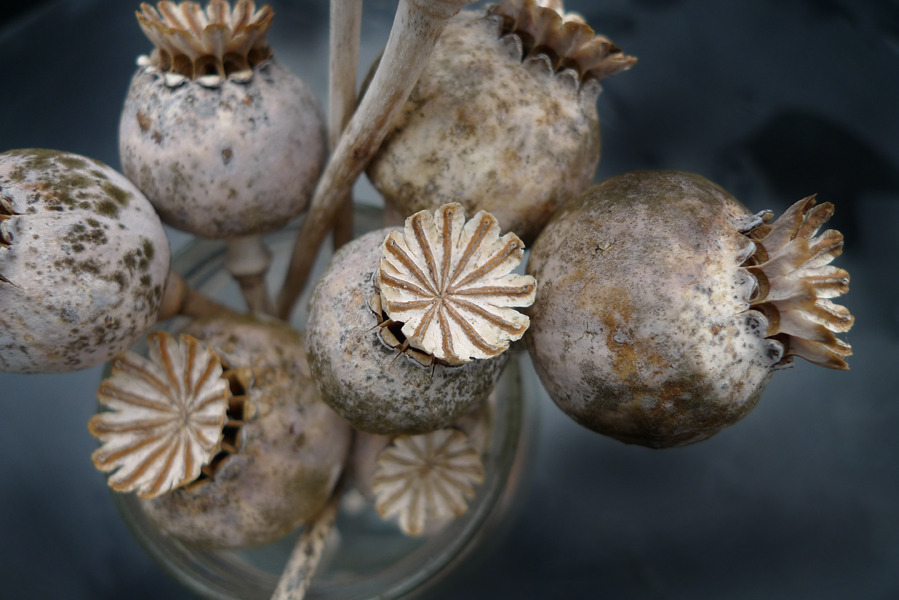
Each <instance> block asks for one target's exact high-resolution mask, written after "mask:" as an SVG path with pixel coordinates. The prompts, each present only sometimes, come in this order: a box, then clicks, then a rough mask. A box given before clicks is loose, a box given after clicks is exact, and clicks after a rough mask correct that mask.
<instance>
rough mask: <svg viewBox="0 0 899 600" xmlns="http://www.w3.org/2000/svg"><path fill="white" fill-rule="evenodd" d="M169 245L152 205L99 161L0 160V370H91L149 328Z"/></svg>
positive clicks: (26, 153) (24, 154)
mask: <svg viewBox="0 0 899 600" xmlns="http://www.w3.org/2000/svg"><path fill="white" fill-rule="evenodd" d="M168 273H169V245H168V240H167V239H166V235H165V231H164V230H163V228H162V223H160V221H159V218H158V217H157V216H156V213H155V212H154V211H153V207H152V206H151V205H150V203H149V202H148V201H147V199H146V198H145V197H144V196H143V194H141V193H140V191H139V190H138V189H137V188H136V187H134V185H133V184H132V183H131V182H130V181H128V179H126V178H125V177H124V176H122V175H121V174H119V173H117V172H115V171H114V170H113V169H111V168H109V167H108V166H106V165H104V164H103V163H101V162H98V161H95V160H93V159H90V158H86V157H84V156H79V155H77V154H71V153H68V152H58V151H55V150H42V149H35V148H31V149H25V150H10V151H8V152H4V153H2V154H0V307H2V309H0V371H11V372H15V373H41V372H44V373H46V372H59V371H74V370H77V369H86V368H89V367H93V366H96V365H98V364H101V363H103V362H104V361H107V360H109V359H110V358H112V357H114V356H116V355H117V354H121V353H122V352H125V351H126V350H127V349H128V348H130V347H131V346H132V345H133V344H134V342H135V341H136V340H137V338H138V337H140V336H141V335H143V333H144V332H145V331H146V330H147V329H149V328H150V326H151V325H152V324H153V323H155V322H156V314H157V312H158V309H159V304H160V302H161V300H162V295H163V291H164V289H165V285H166V279H167V277H168Z"/></svg>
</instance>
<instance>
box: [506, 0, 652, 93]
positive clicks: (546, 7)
mask: <svg viewBox="0 0 899 600" xmlns="http://www.w3.org/2000/svg"><path fill="white" fill-rule="evenodd" d="M490 13H491V14H494V15H499V16H500V17H502V21H503V22H502V33H503V34H504V35H506V34H515V35H516V36H518V38H519V39H520V40H521V43H522V50H523V52H524V57H525V58H527V57H530V56H534V55H540V54H542V55H546V56H547V57H548V58H549V59H550V62H551V63H552V68H553V71H555V72H559V71H563V70H565V69H574V70H575V71H577V73H578V74H579V75H580V78H581V80H587V79H597V80H598V79H602V78H604V77H608V76H610V75H614V74H615V73H620V72H621V71H626V70H627V69H630V68H631V67H632V66H634V64H636V62H637V59H636V58H634V57H633V56H626V55H625V54H624V53H623V52H622V51H621V48H619V47H618V46H616V45H615V44H613V43H612V42H611V41H610V40H609V39H608V38H606V37H605V36H602V35H597V34H596V32H595V31H593V29H592V28H591V27H590V26H589V25H587V23H586V21H584V18H583V17H582V16H581V15H579V14H577V13H572V12H565V11H564V10H563V8H562V0H537V1H535V0H502V1H501V2H500V3H498V4H496V5H494V6H493V7H492V8H491V9H490Z"/></svg>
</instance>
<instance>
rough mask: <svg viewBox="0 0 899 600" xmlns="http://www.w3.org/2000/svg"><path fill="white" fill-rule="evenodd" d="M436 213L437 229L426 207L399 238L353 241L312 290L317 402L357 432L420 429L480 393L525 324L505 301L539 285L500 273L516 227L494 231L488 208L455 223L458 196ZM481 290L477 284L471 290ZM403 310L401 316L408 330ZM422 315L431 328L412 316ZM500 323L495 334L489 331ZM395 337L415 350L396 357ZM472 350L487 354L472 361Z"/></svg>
mask: <svg viewBox="0 0 899 600" xmlns="http://www.w3.org/2000/svg"><path fill="white" fill-rule="evenodd" d="M437 212H438V215H442V216H441V217H440V218H438V219H437V221H439V222H440V228H439V230H438V229H436V228H435V227H436V225H435V223H434V221H433V217H432V216H431V215H414V216H413V217H410V219H409V220H408V221H407V226H406V235H405V239H403V238H402V237H398V236H399V233H398V232H393V233H390V232H389V231H388V230H383V231H378V232H372V233H370V234H368V235H365V236H363V237H361V238H359V239H358V240H355V241H354V242H351V243H350V244H348V245H347V246H346V247H345V248H343V249H341V251H340V252H338V253H337V254H336V255H335V256H334V258H333V259H332V261H331V264H330V266H329V268H328V271H327V272H326V273H325V274H324V275H323V276H322V278H321V279H320V280H319V281H318V283H317V285H316V288H315V291H314V292H313V296H312V300H311V301H310V307H309V320H308V323H309V325H308V330H307V342H308V346H307V348H308V355H309V364H310V367H311V369H312V373H313V376H314V378H315V380H316V383H317V384H318V386H319V390H320V391H321V393H322V396H323V397H324V398H325V401H326V402H328V403H329V404H330V405H331V406H332V407H333V408H334V409H335V410H336V411H337V412H338V413H340V414H341V415H342V416H343V417H344V418H345V419H347V420H349V421H350V422H351V423H352V424H353V426H354V427H356V428H357V429H360V430H362V431H367V432H369V433H378V434H386V435H394V434H403V433H405V434H419V433H427V432H430V431H434V430H436V429H440V428H441V427H445V426H447V425H449V424H451V423H452V422H453V421H455V420H456V419H457V418H459V417H460V416H461V415H463V414H464V413H466V412H468V411H469V410H471V408H472V407H474V406H476V405H477V404H478V403H479V402H481V401H482V400H483V399H484V398H486V397H487V395H488V394H489V393H490V391H491V390H492V389H493V386H494V384H495V383H496V380H497V379H498V377H499V375H500V373H501V372H502V368H503V366H504V365H505V362H506V358H507V356H508V355H507V354H506V353H503V352H502V350H504V349H505V348H506V347H507V346H508V342H509V340H510V339H516V337H515V336H516V335H517V336H518V337H520V335H521V334H522V333H523V332H524V329H525V328H526V327H527V321H526V319H524V318H523V316H521V315H519V316H518V317H512V316H510V312H514V311H511V310H510V309H508V307H509V306H522V305H526V304H528V303H530V302H531V301H533V295H534V293H535V289H536V285H535V284H534V282H533V280H530V279H528V278H523V277H520V276H503V274H505V273H507V272H508V271H509V270H511V268H512V266H513V265H512V264H511V263H512V262H516V261H514V260H513V257H514V256H518V257H519V259H520V255H521V245H520V242H519V241H518V240H517V238H514V236H512V237H508V238H503V240H499V238H498V231H497V228H496V227H495V221H493V220H492V219H491V218H489V215H487V216H485V215H476V216H475V218H474V219H472V221H471V222H470V224H469V226H465V227H464V228H463V227H462V226H461V223H462V222H464V219H462V220H461V221H460V220H459V215H460V213H461V207H460V206H459V205H449V206H447V207H444V208H443V209H441V210H439V211H437ZM429 219H431V222H430V225H426V224H425V223H427V222H428V220H429ZM471 223H474V224H475V225H474V226H470V225H471ZM480 224H483V225H484V226H485V227H484V228H483V229H480V228H479V227H480ZM425 231H429V232H430V233H425ZM436 231H440V232H441V233H440V235H439V236H437V237H434V236H435V235H436V233H435V232H436ZM473 231H478V232H479V233H478V234H477V236H472V232H473ZM388 234H389V235H388ZM385 238H386V240H385ZM444 244H445V246H444ZM394 245H395V246H396V248H398V249H399V250H396V252H394V250H391V248H392V247H393V246H394ZM385 252H386V254H385ZM460 257H461V258H460ZM379 264H380V266H379ZM397 264H401V265H402V266H400V267H397V266H396V265H397ZM401 271H402V272H403V273H405V275H403V274H402V273H401ZM463 272H464V273H467V274H468V275H465V276H464V277H463V278H460V277H462V273H463ZM407 275H408V277H411V279H410V280H409V281H407V282H406V283H401V280H402V279H403V278H404V277H406V276H407ZM388 280H390V282H389V283H388ZM379 282H380V285H382V286H383V287H382V289H379V288H378V287H377V286H378V283H379ZM485 282H486V283H485ZM482 283H483V284H484V285H483V286H482V285H481V284H482ZM388 287H390V288H391V291H389V292H388V291H387V289H388ZM525 288H527V289H525ZM403 290H405V291H403ZM463 290H467V291H469V292H471V294H470V296H469V298H465V297H463V296H464V294H460V291H463ZM479 290H480V291H484V290H486V291H484V294H483V295H482V296H481V297H480V298H479V297H478V294H479ZM382 293H383V294H385V295H384V296H383V297H382V296H381V294H382ZM395 293H396V294H399V295H393V294H395ZM404 293H407V294H413V295H420V294H424V297H418V298H417V299H409V298H406V297H405V296H404V295H403V294H404ZM474 300H477V301H478V303H479V304H475V303H474ZM391 311H397V312H393V316H391ZM428 315H430V317H429V316H428ZM400 318H403V319H407V318H408V319H409V323H411V324H412V327H411V331H410V328H409V327H407V325H409V323H406V322H405V321H400V320H399V319H400ZM429 319H430V320H431V322H432V324H433V325H434V329H433V330H432V331H434V332H436V335H434V336H433V337H431V338H429V337H428V336H429V335H431V334H430V333H428V331H429V330H428V328H426V327H421V326H420V325H421V324H422V323H426V322H427V321H428V320H429ZM497 327H498V328H499V330H500V331H501V332H502V333H501V334H494V333H491V332H492V331H494V332H495V328H497ZM376 330H379V331H376ZM512 330H514V332H512ZM406 332H409V333H408V335H409V337H406V335H407V333H406ZM491 335H495V337H490V336H491ZM435 340H436V341H437V342H438V343H437V344H436V346H435V345H434V344H433V343H432V342H434V341H435ZM471 340H474V341H475V343H474V344H471V343H470V341H471ZM394 348H396V349H397V350H400V352H402V353H403V354H405V355H406V357H408V358H410V359H412V360H405V359H404V358H399V359H398V357H399V355H398V354H397V352H396V350H394ZM478 348H480V350H478ZM431 350H434V352H433V353H432V352H431ZM445 350H449V352H444V351H445ZM476 350H478V351H484V355H485V356H487V357H488V358H484V359H479V360H470V359H471V358H472V357H474V358H477V356H478V354H477V353H476V352H475V351H476ZM466 360H470V362H465V361H466ZM463 363H464V364H463ZM454 365H461V366H454Z"/></svg>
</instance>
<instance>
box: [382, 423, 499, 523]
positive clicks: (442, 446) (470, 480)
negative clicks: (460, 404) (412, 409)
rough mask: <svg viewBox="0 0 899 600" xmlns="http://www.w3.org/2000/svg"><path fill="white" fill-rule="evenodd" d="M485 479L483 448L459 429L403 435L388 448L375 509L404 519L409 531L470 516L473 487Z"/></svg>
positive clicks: (473, 494) (383, 455)
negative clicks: (474, 444) (475, 444)
mask: <svg viewBox="0 0 899 600" xmlns="http://www.w3.org/2000/svg"><path fill="white" fill-rule="evenodd" d="M483 481H484V465H483V463H482V461H481V456H480V454H479V453H478V451H477V450H476V449H475V448H474V447H473V446H472V445H471V444H470V443H468V438H467V437H466V435H465V434H464V433H462V432H461V431H458V430H456V429H440V430H438V431H434V432H432V433H427V434H424V435H415V436H406V435H402V436H399V437H397V438H395V439H394V440H393V442H392V443H391V444H390V446H388V447H387V448H386V449H384V450H383V451H382V452H381V454H380V456H379V458H378V468H377V470H376V471H375V475H374V478H373V479H372V489H373V490H374V493H375V496H376V498H377V499H376V502H375V507H376V508H377V510H378V513H379V514H380V515H381V516H382V517H383V518H385V519H386V518H389V517H391V516H393V515H397V516H398V517H399V524H400V528H401V529H402V530H403V532H404V533H406V534H408V535H413V536H414V535H421V534H422V533H423V532H424V531H425V530H426V529H428V528H433V527H434V526H435V525H436V524H439V523H443V522H446V521H449V520H451V519H453V518H455V517H458V516H460V515H463V514H465V512H466V511H467V510H468V504H467V501H466V500H470V499H472V498H474V496H475V489H474V485H475V484H479V483H482V482H483Z"/></svg>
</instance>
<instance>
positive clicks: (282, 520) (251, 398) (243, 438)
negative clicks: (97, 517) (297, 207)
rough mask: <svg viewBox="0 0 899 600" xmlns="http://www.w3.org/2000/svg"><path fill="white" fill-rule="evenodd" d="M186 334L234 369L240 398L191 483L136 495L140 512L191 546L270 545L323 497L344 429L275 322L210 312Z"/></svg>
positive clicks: (295, 343)
mask: <svg viewBox="0 0 899 600" xmlns="http://www.w3.org/2000/svg"><path fill="white" fill-rule="evenodd" d="M186 332H187V333H188V334H190V335H193V336H195V337H196V338H198V339H200V340H202V341H203V342H204V343H205V344H207V345H208V346H209V347H210V348H212V349H213V350H214V351H215V352H216V354H218V355H219V356H220V357H221V359H222V361H223V363H225V364H226V365H227V366H228V367H229V368H230V369H232V370H233V372H234V377H233V378H232V388H233V389H236V391H238V392H240V393H241V394H243V395H245V396H246V400H245V402H244V404H243V407H242V408H241V410H240V414H232V415H231V418H232V419H236V420H238V423H236V424H235V425H237V427H236V428H235V427H231V428H230V429H231V430H232V431H231V433H230V434H229V427H226V428H225V434H226V435H225V437H224V440H223V442H222V448H223V449H224V450H226V451H227V452H225V453H224V454H220V455H219V456H218V457H217V458H216V460H215V461H214V462H213V464H212V467H213V468H212V469H211V470H209V471H207V473H205V474H204V475H203V476H202V477H200V478H199V479H198V480H196V481H195V482H193V483H191V484H188V485H186V486H185V487H182V488H180V489H177V490H175V491H173V492H171V493H169V494H165V495H162V496H159V497H157V498H153V499H148V500H144V501H142V507H143V509H144V511H145V513H146V514H147V516H148V517H149V519H150V520H151V521H152V522H153V523H154V524H155V525H156V526H157V527H159V528H160V529H162V530H163V531H165V532H166V533H168V534H169V535H171V536H173V537H175V538H177V539H179V540H181V541H184V542H186V543H189V544H191V545H194V546H199V547H207V548H242V547H250V546H257V545H260V544H265V543H268V542H271V541H273V540H275V539H278V538H279V537H281V536H283V535H285V534H286V533H288V532H289V531H291V530H293V529H295V528H296V527H298V526H299V525H301V524H302V523H303V522H305V521H306V520H307V519H309V518H311V517H312V516H314V515H315V514H316V513H317V512H318V511H319V510H321V508H322V507H323V506H324V504H325V503H326V502H327V500H328V498H329V497H330V495H331V492H332V491H333V489H334V485H335V484H336V482H337V480H338V478H339V475H340V473H341V471H342V468H343V464H344V461H345V460H346V457H347V454H348V452H349V445H350V438H351V429H350V426H349V424H348V423H346V422H345V421H344V420H342V419H341V418H340V417H339V416H337V414H335V413H334V411H332V410H331V409H330V408H328V406H327V405H326V404H324V403H323V402H322V401H321V399H320V397H319V395H318V394H317V392H316V390H315V386H314V385H313V383H312V381H311V379H310V378H309V370H308V365H307V364H306V360H305V357H304V350H303V339H302V336H301V335H300V334H299V333H297V332H295V331H293V330H291V329H290V328H289V327H288V326H286V325H285V324H283V323H281V322H279V321H263V320H261V319H259V318H256V317H250V316H244V317H237V316H234V317H215V318H209V319H203V320H200V321H196V322H194V323H192V324H191V325H190V326H189V327H188V328H187V329H186Z"/></svg>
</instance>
